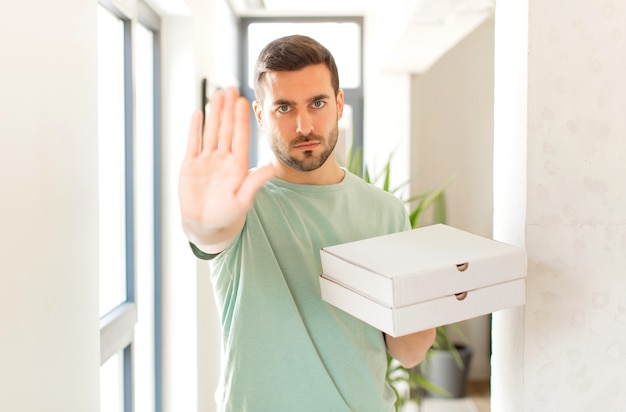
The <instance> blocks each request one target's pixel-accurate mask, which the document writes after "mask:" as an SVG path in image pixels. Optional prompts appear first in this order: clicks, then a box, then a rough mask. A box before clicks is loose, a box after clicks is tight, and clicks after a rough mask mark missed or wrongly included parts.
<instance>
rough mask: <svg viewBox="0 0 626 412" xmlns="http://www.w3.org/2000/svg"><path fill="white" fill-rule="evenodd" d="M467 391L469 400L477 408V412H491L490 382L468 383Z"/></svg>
mask: <svg viewBox="0 0 626 412" xmlns="http://www.w3.org/2000/svg"><path fill="white" fill-rule="evenodd" d="M466 391H467V396H468V398H469V399H471V400H472V403H473V404H474V406H475V407H476V412H491V405H490V399H491V390H490V387H489V381H482V382H473V381H472V382H468V383H467V388H466Z"/></svg>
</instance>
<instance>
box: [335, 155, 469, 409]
mask: <svg viewBox="0 0 626 412" xmlns="http://www.w3.org/2000/svg"><path fill="white" fill-rule="evenodd" d="M392 158H393V153H392V154H391V155H390V156H389V158H388V159H387V162H386V163H385V165H384V167H383V168H382V170H381V171H380V172H378V173H376V174H374V175H371V174H370V170H369V168H368V167H367V165H363V156H362V151H361V150H360V149H359V150H353V149H351V150H350V151H349V153H348V159H347V165H346V168H347V170H348V171H350V172H351V173H354V174H356V175H357V176H360V177H361V178H362V179H364V180H365V181H366V182H368V183H371V184H374V185H377V186H379V187H380V188H381V189H383V190H385V191H387V192H390V193H392V194H395V195H398V193H399V192H400V190H401V189H402V188H403V187H405V186H406V185H407V184H409V183H410V180H409V181H408V182H405V183H404V184H402V185H400V186H398V187H396V188H392V187H391V160H392ZM452 180H453V178H450V179H449V180H448V181H447V182H445V183H444V184H442V185H441V186H440V187H438V188H437V189H434V190H429V191H426V192H423V193H420V194H417V195H415V196H412V197H410V198H409V199H405V202H407V204H409V205H410V211H409V220H410V222H411V227H412V228H414V229H415V228H417V227H420V226H421V223H422V222H421V217H422V216H423V213H424V212H425V211H427V210H429V209H430V208H432V211H433V216H432V223H433V224H435V223H445V222H446V219H447V216H446V203H445V195H444V192H445V190H446V189H447V188H448V186H449V185H450V184H451V183H452ZM451 326H452V327H456V325H451ZM456 329H457V330H458V327H456ZM458 331H459V335H460V336H462V334H461V333H460V330H458ZM436 332H437V333H436V337H435V341H434V343H433V346H432V348H433V349H446V350H449V351H450V352H451V353H452V356H453V357H454V359H455V361H456V363H457V365H458V366H459V368H463V367H464V366H463V362H462V361H461V357H460V356H459V353H458V351H457V349H456V346H455V344H454V342H452V340H451V339H450V337H449V335H448V330H447V327H445V326H443V327H439V328H437V330H436ZM429 353H430V350H429V352H428V353H427V355H426V360H425V362H427V361H428V356H429ZM386 378H387V382H388V383H389V385H390V386H391V388H392V389H393V391H394V392H395V394H396V404H395V410H396V412H397V411H398V410H399V408H401V407H402V406H403V405H404V404H405V403H406V401H407V400H408V397H406V396H404V395H403V393H402V392H401V390H399V388H400V387H401V386H404V387H405V389H406V388H408V392H409V396H410V394H416V395H417V396H416V399H415V401H416V402H417V404H418V407H420V408H421V401H422V397H421V393H422V392H423V390H428V391H431V392H434V393H438V394H441V395H443V396H450V394H449V393H448V392H446V391H445V390H444V389H442V388H440V387H438V386H436V385H434V384H432V383H431V382H429V381H428V380H427V379H426V378H425V377H424V376H423V375H422V374H420V373H418V372H416V369H407V368H405V367H404V366H402V365H401V364H400V363H399V362H397V361H395V360H394V359H393V357H392V356H391V355H389V353H387V375H386Z"/></svg>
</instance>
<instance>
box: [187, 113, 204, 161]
mask: <svg viewBox="0 0 626 412" xmlns="http://www.w3.org/2000/svg"><path fill="white" fill-rule="evenodd" d="M201 128H202V112H201V111H200V110H196V111H194V112H193V114H192V115H191V123H190V125H189V136H188V137H187V156H188V157H195V156H197V155H198V152H199V151H200V133H201V131H200V129H201Z"/></svg>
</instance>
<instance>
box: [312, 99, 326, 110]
mask: <svg viewBox="0 0 626 412" xmlns="http://www.w3.org/2000/svg"><path fill="white" fill-rule="evenodd" d="M325 105H326V102H325V101H323V100H316V101H314V102H313V107H314V108H316V109H321V108H322V107H324V106H325Z"/></svg>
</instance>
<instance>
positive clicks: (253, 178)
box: [237, 165, 276, 207]
mask: <svg viewBox="0 0 626 412" xmlns="http://www.w3.org/2000/svg"><path fill="white" fill-rule="evenodd" d="M275 175H276V169H275V168H274V166H273V165H267V166H262V167H259V168H257V169H254V170H253V171H251V172H250V173H249V174H248V176H246V178H245V179H244V181H243V183H242V184H241V186H240V187H239V191H238V192H237V198H239V201H240V202H242V203H243V204H245V205H246V206H247V207H251V206H252V203H253V202H254V196H255V195H256V192H258V191H259V189H260V188H261V186H263V185H264V184H265V183H266V182H267V181H269V180H270V179H271V178H272V177H274V176H275Z"/></svg>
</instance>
